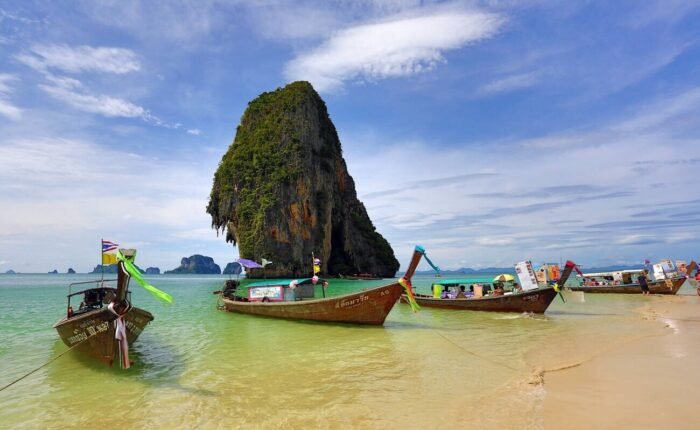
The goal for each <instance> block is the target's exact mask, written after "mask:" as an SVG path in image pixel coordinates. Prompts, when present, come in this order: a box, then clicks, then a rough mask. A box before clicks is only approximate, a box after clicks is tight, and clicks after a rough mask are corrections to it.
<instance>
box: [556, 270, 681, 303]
mask: <svg viewBox="0 0 700 430" xmlns="http://www.w3.org/2000/svg"><path fill="white" fill-rule="evenodd" d="M693 263H694V262H693ZM691 264H692V263H691ZM644 270H645V269H634V270H618V271H613V272H597V273H583V274H582V275H581V279H580V280H579V283H578V284H573V285H567V286H566V288H567V289H570V290H571V291H583V292H586V293H603V294H605V293H607V294H642V288H641V287H640V286H639V282H638V281H637V278H638V277H639V275H641V274H642V273H643V272H644ZM669 275H670V276H668V277H665V276H664V278H663V279H654V280H653V281H652V280H649V281H648V285H649V292H650V293H651V294H666V295H673V294H676V293H677V292H678V290H679V289H680V288H681V286H682V285H683V283H684V282H685V280H686V276H685V275H681V274H679V273H676V272H673V273H669ZM661 276H663V275H661Z"/></svg>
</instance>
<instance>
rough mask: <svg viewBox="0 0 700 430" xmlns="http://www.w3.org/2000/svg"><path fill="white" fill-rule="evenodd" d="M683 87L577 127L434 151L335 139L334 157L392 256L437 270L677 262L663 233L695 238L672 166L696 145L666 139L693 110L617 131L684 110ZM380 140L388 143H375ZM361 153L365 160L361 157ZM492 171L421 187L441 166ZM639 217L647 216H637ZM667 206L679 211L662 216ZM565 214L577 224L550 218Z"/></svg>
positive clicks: (683, 253)
mask: <svg viewBox="0 0 700 430" xmlns="http://www.w3.org/2000/svg"><path fill="white" fill-rule="evenodd" d="M693 91H694V90H689V91H687V92H685V93H682V94H680V95H676V96H675V97H666V98H663V99H658V100H656V102H655V103H653V104H650V105H649V106H648V107H647V108H646V109H644V110H642V111H640V112H638V113H636V114H633V115H632V116H628V117H625V118H622V119H621V120H619V121H616V122H612V123H609V124H604V125H602V126H599V127H587V128H585V129H583V130H580V131H579V132H578V133H577V132H575V131H570V132H566V133H562V135H561V136H558V135H551V136H548V137H546V138H541V139H531V140H527V141H522V140H512V141H497V142H478V143H474V144H470V145H459V143H458V142H454V146H453V149H446V148H443V149H442V150H440V151H435V148H434V146H433V145H432V144H431V143H429V142H420V141H410V142H403V141H396V139H395V138H394V139H392V138H389V137H387V136H374V137H373V138H368V137H367V136H366V135H363V136H360V137H359V138H357V137H352V136H351V137H350V138H348V137H347V136H345V137H343V140H342V141H343V147H344V154H345V157H346V160H347V163H348V169H349V172H350V174H352V176H353V178H354V180H355V184H356V189H357V191H358V194H359V195H360V198H362V199H363V202H364V204H365V206H366V207H367V209H368V211H369V214H370V217H371V218H372V220H373V221H374V223H375V225H376V227H377V230H378V231H379V232H381V233H382V234H383V235H384V236H385V237H386V238H387V239H388V240H389V242H390V243H391V245H392V247H393V248H394V250H395V251H396V254H397V256H401V255H409V254H410V249H411V248H412V246H413V245H414V244H415V243H420V244H423V245H425V246H426V247H427V249H428V251H429V252H431V258H432V259H433V260H434V261H435V262H436V264H439V265H440V266H444V267H445V268H457V267H459V266H464V265H465V264H463V263H459V262H460V261H462V260H463V259H464V256H465V255H468V256H469V263H468V264H466V265H468V266H470V267H476V266H479V265H482V266H483V265H487V266H492V265H498V264H500V263H499V262H503V264H511V263H513V262H515V261H520V260H522V259H532V260H534V261H545V260H548V259H553V258H555V259H558V258H559V257H562V258H571V259H575V260H579V261H580V262H582V263H584V264H587V265H596V264H601V263H602V264H608V263H609V262H610V261H613V260H615V261H616V260H617V259H618V258H619V257H620V255H618V254H623V255H622V257H624V258H625V259H627V260H630V261H632V260H634V259H635V258H637V259H638V258H639V255H644V254H643V252H648V248H649V243H654V246H653V252H654V253H655V255H653V256H650V257H652V258H661V257H664V254H666V255H673V256H674V258H681V257H682V258H687V257H688V254H689V253H690V252H691V251H692V242H687V241H686V242H684V241H676V242H675V243H673V242H672V241H671V240H670V239H669V238H676V237H697V235H698V234H700V219H698V217H697V216H693V215H691V214H693V213H696V212H697V207H698V206H697V203H695V206H693V203H692V201H690V202H689V199H688V194H687V193H688V190H689V189H692V188H693V187H694V186H695V184H696V183H697V178H696V176H697V175H696V174H695V172H694V170H693V169H692V168H690V166H687V167H686V166H684V165H682V166H683V167H680V166H677V165H676V164H672V163H677V162H678V160H684V159H686V158H687V157H689V155H688V154H693V153H694V152H696V148H697V147H698V145H699V144H700V142H699V141H698V139H693V138H685V137H683V138H678V137H674V134H675V133H676V132H677V131H678V127H676V126H675V124H676V123H677V119H678V117H682V118H685V117H686V116H687V115H688V112H692V111H695V112H697V109H698V108H690V107H688V109H672V111H673V112H671V113H669V114H668V115H666V114H664V115H663V117H664V121H663V122H662V123H660V124H663V125H664V126H663V127H656V128H654V129H652V130H649V129H647V128H642V129H639V128H634V130H633V131H630V132H626V133H623V132H620V131H619V129H620V124H628V123H632V122H635V121H641V118H643V117H644V116H646V115H647V113H649V112H654V111H655V110H656V111H659V110H661V109H662V108H663V107H664V106H677V105H684V106H685V101H687V99H686V96H685V94H689V93H692V92H693ZM688 106H689V105H688ZM693 109H694V110H693ZM690 122H691V123H692V124H694V125H697V121H694V122H693V121H690ZM668 124H674V126H668ZM692 124H691V125H692ZM640 130H641V131H640ZM387 141H393V142H394V143H393V144H392V145H390V146H386V142H387ZM377 142H382V143H383V144H382V145H380V144H378V143H377ZM557 142H560V143H562V144H563V145H564V146H563V147H559V146H557V145H556V143H557ZM370 148H371V151H372V154H373V155H372V157H367V156H366V154H367V153H368V151H369V150H370ZM552 148H553V149H556V150H551V149H552ZM691 156H692V155H691ZM386 160H392V161H391V163H387V162H386ZM671 165H673V166H674V167H673V175H671V176H669V167H668V166H671ZM494 166H503V167H502V169H500V170H499V169H498V167H496V170H494V171H495V172H499V173H500V174H499V175H487V174H485V175H480V176H476V177H473V178H470V179H468V180H467V179H465V180H464V181H462V182H461V183H454V182H447V181H446V182H445V183H444V184H440V183H439V182H437V181H436V182H432V181H433V180H436V179H439V178H441V177H445V172H452V173H454V174H461V173H463V172H465V171H466V172H470V173H485V172H490V171H491V169H493V168H494ZM640 166H644V170H643V173H640V170H639V169H640ZM417 181H431V182H430V183H431V187H427V188H420V187H412V186H410V184H413V183H416V182H417ZM654 184H663V185H660V186H658V188H654V189H652V186H653V185H654ZM384 190H394V192H392V193H391V194H385V193H383V191H384ZM363 196H364V197H363ZM691 200H692V199H691ZM669 202H683V204H679V205H680V206H681V208H680V209H679V208H676V207H675V206H674V207H673V208H671V207H666V206H664V204H665V203H669ZM685 202H687V203H685ZM640 212H644V213H647V212H649V213H650V214H649V215H645V216H644V217H641V218H640V217H639V216H638V213H640ZM678 213H681V214H683V213H686V214H689V215H687V216H685V217H674V214H678ZM567 220H581V221H580V222H574V223H572V222H562V221H567ZM605 243H608V244H609V243H615V244H616V245H618V246H615V247H611V248H610V249H609V250H608V248H606V247H602V246H601V244H605ZM676 256H677V257H676Z"/></svg>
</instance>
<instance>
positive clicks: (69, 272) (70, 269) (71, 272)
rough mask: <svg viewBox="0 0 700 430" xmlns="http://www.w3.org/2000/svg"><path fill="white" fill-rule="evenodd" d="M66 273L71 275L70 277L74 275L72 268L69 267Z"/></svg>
mask: <svg viewBox="0 0 700 430" xmlns="http://www.w3.org/2000/svg"><path fill="white" fill-rule="evenodd" d="M66 273H68V274H71V275H72V274H74V273H75V270H73V268H72V267H69V268H68V271H67V272H66Z"/></svg>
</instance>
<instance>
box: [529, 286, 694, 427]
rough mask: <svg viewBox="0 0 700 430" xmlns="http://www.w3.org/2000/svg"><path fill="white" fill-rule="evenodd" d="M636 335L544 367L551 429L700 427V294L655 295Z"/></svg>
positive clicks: (545, 416)
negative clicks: (571, 360)
mask: <svg viewBox="0 0 700 430" xmlns="http://www.w3.org/2000/svg"><path fill="white" fill-rule="evenodd" d="M638 318H639V336H637V337H636V338H633V339H630V340H628V341H626V342H621V343H617V344H612V345H607V346H605V347H602V348H601V350H599V351H594V352H593V353H592V354H591V355H590V356H589V358H588V359H585V360H583V361H580V362H579V363H571V364H570V365H571V367H569V366H566V365H560V366H558V367H559V368H560V369H561V370H556V369H557V366H554V369H552V370H549V371H545V372H544V373H543V374H542V381H541V382H542V384H543V387H544V391H545V398H544V406H543V424H544V427H545V428H547V429H550V428H551V429H558V428H568V429H591V428H595V429H613V428H614V429H627V428H629V429H632V428H633V429H662V428H674V429H697V428H700V407H698V402H700V298H699V297H698V296H692V295H684V296H668V297H661V296H656V297H650V298H649V300H648V302H647V303H645V304H644V305H643V306H642V307H640V308H639V309H638Z"/></svg>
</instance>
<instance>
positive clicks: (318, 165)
mask: <svg viewBox="0 0 700 430" xmlns="http://www.w3.org/2000/svg"><path fill="white" fill-rule="evenodd" d="M207 212H208V213H209V214H210V215H211V217H212V227H214V228H215V229H217V231H219V230H220V231H222V232H225V235H226V240H227V241H229V242H232V243H234V244H235V245H237V246H238V247H239V254H240V256H241V257H243V258H249V259H254V260H256V261H258V262H260V261H261V260H262V259H263V258H265V259H267V260H271V261H273V262H274V263H273V264H271V265H269V266H267V267H266V269H265V270H264V275H265V276H279V277H283V276H304V275H310V274H311V270H312V257H311V255H312V252H313V253H314V254H315V256H316V257H317V258H320V259H321V262H322V274H324V275H334V274H353V273H360V272H364V273H373V274H377V275H381V276H384V277H392V276H394V274H395V273H396V271H397V270H398V268H399V262H398V261H397V260H396V258H395V257H394V252H393V250H392V249H391V247H390V246H389V243H388V242H387V241H386V239H384V237H382V235H380V234H379V233H378V232H377V231H376V229H375V227H374V224H373V223H372V221H371V220H370V218H369V216H368V214H367V210H366V209H365V206H364V205H363V204H362V202H360V201H359V200H358V198H357V193H356V192H355V183H354V181H353V179H352V177H351V176H350V174H349V173H348V169H347V166H346V164H345V160H344V159H343V156H342V149H341V145H340V140H339V139H338V134H337V132H336V129H335V126H334V125H333V123H332V122H331V120H330V117H329V116H328V111H327V110H326V105H325V103H324V102H323V100H321V98H320V97H319V95H318V94H317V93H316V91H315V90H314V89H313V87H312V86H311V84H309V83H308V82H294V83H291V84H289V85H287V86H286V87H284V88H280V89H277V90H276V91H273V92H269V93H263V94H261V95H260V96H259V97H258V98H256V99H255V100H253V101H251V102H250V103H249V104H248V108H247V109H246V111H245V113H244V114H243V118H242V119H241V123H240V125H239V126H238V128H237V131H236V137H235V139H234V141H233V144H231V146H230V147H229V149H228V151H227V152H226V154H224V156H223V158H222V160H221V163H220V164H219V167H218V169H217V171H216V173H215V175H214V184H213V186H212V190H211V195H210V199H209V205H208V206H207ZM247 272H248V275H249V276H251V275H252V276H253V277H256V276H257V277H259V276H263V270H262V269H255V270H250V271H247Z"/></svg>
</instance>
